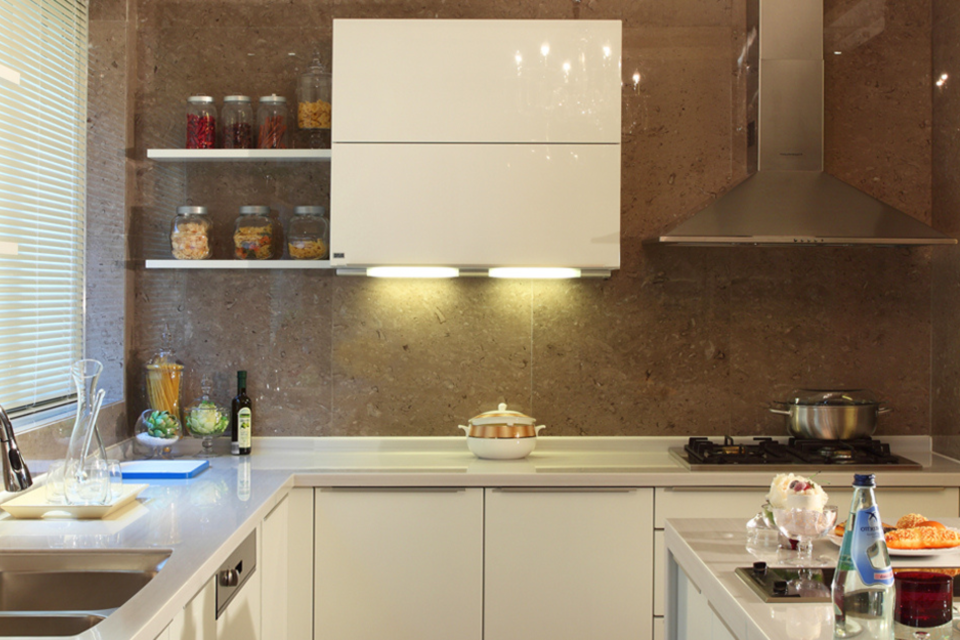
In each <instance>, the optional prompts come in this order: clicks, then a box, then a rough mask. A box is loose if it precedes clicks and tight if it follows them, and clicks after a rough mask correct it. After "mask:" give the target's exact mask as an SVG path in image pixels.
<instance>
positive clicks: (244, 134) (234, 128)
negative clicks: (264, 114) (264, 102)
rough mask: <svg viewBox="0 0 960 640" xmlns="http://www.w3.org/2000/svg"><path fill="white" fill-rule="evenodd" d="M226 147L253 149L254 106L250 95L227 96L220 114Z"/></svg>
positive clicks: (222, 138)
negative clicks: (251, 103)
mask: <svg viewBox="0 0 960 640" xmlns="http://www.w3.org/2000/svg"><path fill="white" fill-rule="evenodd" d="M220 123H221V129H220V131H221V134H220V139H221V140H222V141H223V148H224V149H253V107H252V106H251V105H250V96H227V97H226V98H224V99H223V111H222V113H221V114H220Z"/></svg>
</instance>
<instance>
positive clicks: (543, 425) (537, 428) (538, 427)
mask: <svg viewBox="0 0 960 640" xmlns="http://www.w3.org/2000/svg"><path fill="white" fill-rule="evenodd" d="M546 428H547V425H545V424H541V425H539V426H536V427H534V428H533V430H534V431H536V432H537V435H540V429H546Z"/></svg>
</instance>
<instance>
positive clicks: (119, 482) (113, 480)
mask: <svg viewBox="0 0 960 640" xmlns="http://www.w3.org/2000/svg"><path fill="white" fill-rule="evenodd" d="M107 476H108V477H109V478H110V499H111V500H116V499H117V498H119V497H120V495H121V494H122V493H123V470H122V469H121V468H120V461H119V460H107Z"/></svg>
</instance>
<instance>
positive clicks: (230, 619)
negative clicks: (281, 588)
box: [217, 526, 281, 640]
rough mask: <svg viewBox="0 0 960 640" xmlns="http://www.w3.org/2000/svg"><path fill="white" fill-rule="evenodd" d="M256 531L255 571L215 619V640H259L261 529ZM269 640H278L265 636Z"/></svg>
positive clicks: (261, 567)
mask: <svg viewBox="0 0 960 640" xmlns="http://www.w3.org/2000/svg"><path fill="white" fill-rule="evenodd" d="M258 529H259V530H258V531H257V569H256V570H255V571H254V572H253V574H251V575H250V577H249V578H247V581H246V582H245V583H244V584H243V587H242V588H241V589H240V590H239V591H238V592H237V594H236V595H235V596H234V597H233V600H231V601H230V603H229V604H228V605H227V608H226V609H225V610H224V611H223V612H222V613H221V614H220V617H219V618H218V619H217V640H260V638H261V637H263V636H262V635H261V633H260V618H261V607H260V602H261V593H260V589H261V585H262V579H263V578H262V576H263V566H262V565H263V556H262V554H263V528H262V526H261V527H258ZM267 637H268V638H270V640H273V638H280V637H281V636H276V635H272V634H268V635H267Z"/></svg>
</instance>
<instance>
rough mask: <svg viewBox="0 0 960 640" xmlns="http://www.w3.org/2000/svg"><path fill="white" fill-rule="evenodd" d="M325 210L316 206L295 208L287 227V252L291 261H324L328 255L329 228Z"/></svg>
mask: <svg viewBox="0 0 960 640" xmlns="http://www.w3.org/2000/svg"><path fill="white" fill-rule="evenodd" d="M325 213H326V210H325V209H324V208H323V207H318V206H302V207H295V208H294V210H293V218H291V219H290V223H289V224H288V225H287V251H289V252H290V258H291V259H293V260H326V259H327V257H329V255H330V242H329V238H330V236H329V233H330V226H329V224H328V223H327V219H326V218H325V217H324V214H325Z"/></svg>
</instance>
